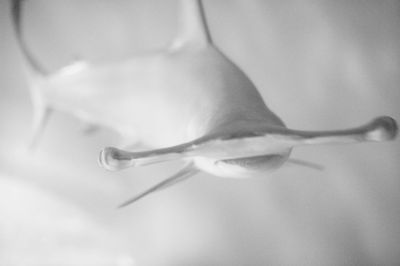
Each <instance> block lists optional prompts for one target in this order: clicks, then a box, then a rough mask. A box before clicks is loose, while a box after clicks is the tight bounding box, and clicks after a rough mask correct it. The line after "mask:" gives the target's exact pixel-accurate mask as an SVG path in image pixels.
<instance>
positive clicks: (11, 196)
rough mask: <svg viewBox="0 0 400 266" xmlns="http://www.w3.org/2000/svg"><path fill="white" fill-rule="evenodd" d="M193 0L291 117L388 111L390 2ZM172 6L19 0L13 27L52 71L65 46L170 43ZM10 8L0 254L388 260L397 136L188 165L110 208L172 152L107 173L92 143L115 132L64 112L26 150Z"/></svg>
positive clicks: (11, 259)
mask: <svg viewBox="0 0 400 266" xmlns="http://www.w3.org/2000/svg"><path fill="white" fill-rule="evenodd" d="M204 2H205V3H204V4H205V8H206V13H207V17H208V18H209V24H210V28H211V32H212V35H213V38H214V40H215V42H216V44H217V45H218V47H220V48H221V49H222V50H223V51H224V52H225V53H226V54H227V55H229V56H230V57H231V58H232V60H233V61H234V62H236V63H237V64H238V65H239V66H240V67H242V69H243V70H244V71H245V72H246V73H247V74H248V75H249V76H250V77H251V79H252V80H253V81H254V83H255V84H256V85H257V87H258V88H259V90H260V91H261V93H262V95H263V97H264V99H265V101H266V103H267V104H268V106H269V107H270V108H271V109H272V110H274V111H275V112H276V113H277V114H278V115H279V116H280V117H281V118H282V119H283V120H284V121H285V122H286V123H287V125H288V126H290V127H292V128H298V129H334V128H342V127H348V126H354V125H359V124H361V123H364V122H366V121H368V120H369V119H371V118H372V117H374V116H377V115H382V114H387V115H391V116H393V117H394V118H396V119H397V120H398V121H399V120H400V107H399V104H400V89H399V84H400V2H399V1H390V0H383V1H378V0H375V1H371V0H359V1H334V0H332V1H327V0H326V1H312V0H307V1H294V0H292V1H266V0H251V1H249V0H232V1H228V0H226V1H224V0H218V1H217V0H213V1H211V0H205V1H204ZM176 4H177V2H176V1H173V0H170V1H161V0H132V1H123V0H118V1H108V0H85V1H82V0H68V1H67V0H57V1H45V0H40V1H38V0H29V1H27V5H26V12H25V18H26V19H25V23H24V24H25V25H26V26H25V29H24V30H25V32H26V36H27V40H28V41H29V43H30V45H31V47H32V50H33V51H34V52H35V54H36V55H37V56H38V57H39V58H40V59H41V61H42V62H44V63H45V64H46V66H47V67H48V68H49V69H57V67H60V66H63V65H64V64H66V63H69V62H71V61H72V60H74V58H83V59H87V60H90V61H92V62H108V61H110V60H116V59H119V58H125V57H127V56H129V55H131V54H135V53H137V52H140V51H142V50H146V49H152V48H158V47H160V46H162V45H163V44H165V43H167V42H168V41H169V40H170V38H171V37H172V36H173V33H174V29H175V27H176V16H177V9H176V7H177V5H176ZM9 13H10V12H9V3H8V1H5V0H1V1H0V19H1V20H0V145H1V146H0V147H1V149H0V265H31V264H34V263H37V264H38V265H45V264H46V263H48V264H49V265H89V264H92V265H134V264H135V262H136V265H174V266H176V265H398V264H399V263H400V193H399V189H400V164H399V161H400V145H399V141H395V142H391V143H382V144H375V143H372V144H362V145H352V146H321V147H307V148H299V149H296V150H295V151H294V153H293V156H294V157H296V158H303V159H307V160H311V161H314V162H317V163H321V164H323V165H325V167H326V169H325V171H324V172H317V171H312V170H309V169H304V168H300V167H284V168H282V169H281V170H279V171H277V172H275V173H273V174H260V175H259V176H258V177H256V178H254V179H248V180H229V179H219V178H215V177H212V176H209V175H206V174H201V175H198V176H196V177H195V178H193V179H192V180H190V181H188V182H186V183H184V184H181V185H179V186H176V187H174V188H171V189H168V190H165V191H163V192H161V193H158V194H157V195H153V196H151V197H149V198H146V199H144V200H143V201H140V202H138V203H137V204H136V205H133V206H131V207H128V208H126V209H123V210H115V208H114V207H115V206H116V205H117V204H118V203H120V202H121V201H123V200H125V199H126V198H128V197H130V196H131V195H133V194H135V193H137V192H140V191H142V190H143V189H145V188H147V187H148V186H150V185H152V184H154V183H155V182H157V181H159V180H161V179H163V178H165V177H167V176H168V175H169V174H171V173H173V172H174V171H175V170H176V168H177V167H178V166H179V163H172V164H165V165H157V166H152V167H146V168H141V169H129V170H126V171H123V172H117V173H109V172H106V171H104V170H103V169H101V168H99V167H98V165H97V156H98V152H99V150H100V149H101V148H103V147H104V146H109V145H117V144H118V143H119V140H118V136H117V135H115V134H113V133H112V132H110V131H105V130H103V131H101V132H99V133H98V134H95V135H94V136H84V135H83V134H82V124H81V123H80V122H79V121H77V120H76V119H74V118H72V117H70V116H68V115H66V114H61V113H57V114H55V115H54V116H53V117H52V119H51V121H50V124H49V127H48V128H47V130H46V132H45V135H44V136H43V139H42V141H41V142H40V145H39V148H38V150H37V151H36V153H35V154H34V155H29V154H27V153H26V151H25V144H26V140H27V139H28V136H29V131H30V122H31V113H32V110H31V104H30V98H29V91H28V87H27V84H26V81H25V80H24V75H23V61H22V60H21V55H20V52H19V50H18V48H17V46H16V42H15V37H14V33H13V30H12V27H11V20H10V15H9ZM149 104H151V103H149ZM155 108H156V106H155ZM143 115H145V114H143Z"/></svg>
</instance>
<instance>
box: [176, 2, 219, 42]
mask: <svg viewBox="0 0 400 266" xmlns="http://www.w3.org/2000/svg"><path fill="white" fill-rule="evenodd" d="M179 5H180V14H179V20H178V23H179V25H178V34H177V36H176V38H175V40H174V42H173V45H172V46H173V48H181V47H182V46H192V45H195V46H196V45H208V44H211V42H212V40H211V35H210V31H209V29H208V26H207V20H206V17H205V13H204V8H203V3H202V0H179Z"/></svg>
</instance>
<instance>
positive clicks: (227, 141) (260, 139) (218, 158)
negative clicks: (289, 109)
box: [99, 116, 398, 171]
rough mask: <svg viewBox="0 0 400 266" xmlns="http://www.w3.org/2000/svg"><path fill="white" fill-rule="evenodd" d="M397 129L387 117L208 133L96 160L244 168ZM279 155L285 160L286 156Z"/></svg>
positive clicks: (112, 165) (117, 164)
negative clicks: (341, 124)
mask: <svg viewBox="0 0 400 266" xmlns="http://www.w3.org/2000/svg"><path fill="white" fill-rule="evenodd" d="M397 132H398V126H397V123H396V121H395V120H394V119H393V118H391V117H388V116H383V117H378V118H376V119H374V120H373V121H371V122H370V123H367V124H365V125H363V126H360V127H356V128H351V129H345V130H334V131H299V130H291V129H287V128H285V127H266V128H265V129H264V130H261V131H258V132H247V133H241V134H221V135H209V136H205V137H202V138H199V139H196V140H194V141H192V142H188V143H184V144H181V145H178V146H174V147H170V148H164V149H157V150H150V151H142V152H129V151H124V150H120V149H117V148H112V147H107V148H105V149H103V150H102V151H101V153H100V158H99V161H100V165H101V166H102V167H104V168H105V169H107V170H112V171H114V170H121V169H124V168H128V167H136V166H143V165H148V164H153V163H159V162H163V161H170V160H177V159H185V158H186V159H190V158H196V157H203V158H208V159H211V160H212V161H214V162H215V163H216V162H220V163H221V162H224V161H228V160H229V162H230V163H232V162H235V161H237V162H238V165H242V166H243V167H246V165H249V163H247V164H240V160H242V159H245V160H246V161H248V160H249V159H251V158H259V157H260V156H267V155H278V154H286V152H290V149H291V148H293V147H294V146H299V145H315V144H327V143H354V142H367V141H374V142H376V141H388V140H393V139H394V138H395V137H396V136H397ZM281 157H282V159H285V160H286V159H287V157H285V156H281ZM258 161H260V160H258ZM260 162H261V161H260ZM263 162H264V163H267V161H263ZM219 165H220V164H219Z"/></svg>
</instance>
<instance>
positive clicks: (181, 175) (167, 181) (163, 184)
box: [118, 162, 199, 208]
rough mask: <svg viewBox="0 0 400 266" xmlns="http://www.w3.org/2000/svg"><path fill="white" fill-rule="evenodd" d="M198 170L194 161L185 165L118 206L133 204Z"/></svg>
mask: <svg viewBox="0 0 400 266" xmlns="http://www.w3.org/2000/svg"><path fill="white" fill-rule="evenodd" d="M198 172H199V170H198V169H196V168H195V167H194V165H193V163H192V162H190V163H188V164H187V165H186V166H184V167H183V168H182V169H181V170H180V171H179V172H177V173H176V174H174V175H173V176H171V177H169V178H167V179H165V180H164V181H162V182H160V183H158V184H157V185H155V186H153V187H151V188H149V189H147V190H146V191H144V192H142V193H140V194H138V195H136V196H134V197H133V198H131V199H129V200H127V201H125V202H124V203H122V204H121V205H119V206H118V208H122V207H125V206H127V205H129V204H132V203H134V202H136V201H138V200H139V199H141V198H143V197H145V196H147V195H149V194H151V193H153V192H156V191H160V190H163V189H165V188H168V187H170V186H173V185H176V184H177V183H180V182H182V181H184V180H186V179H188V178H189V177H191V176H193V175H195V174H196V173H198Z"/></svg>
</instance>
